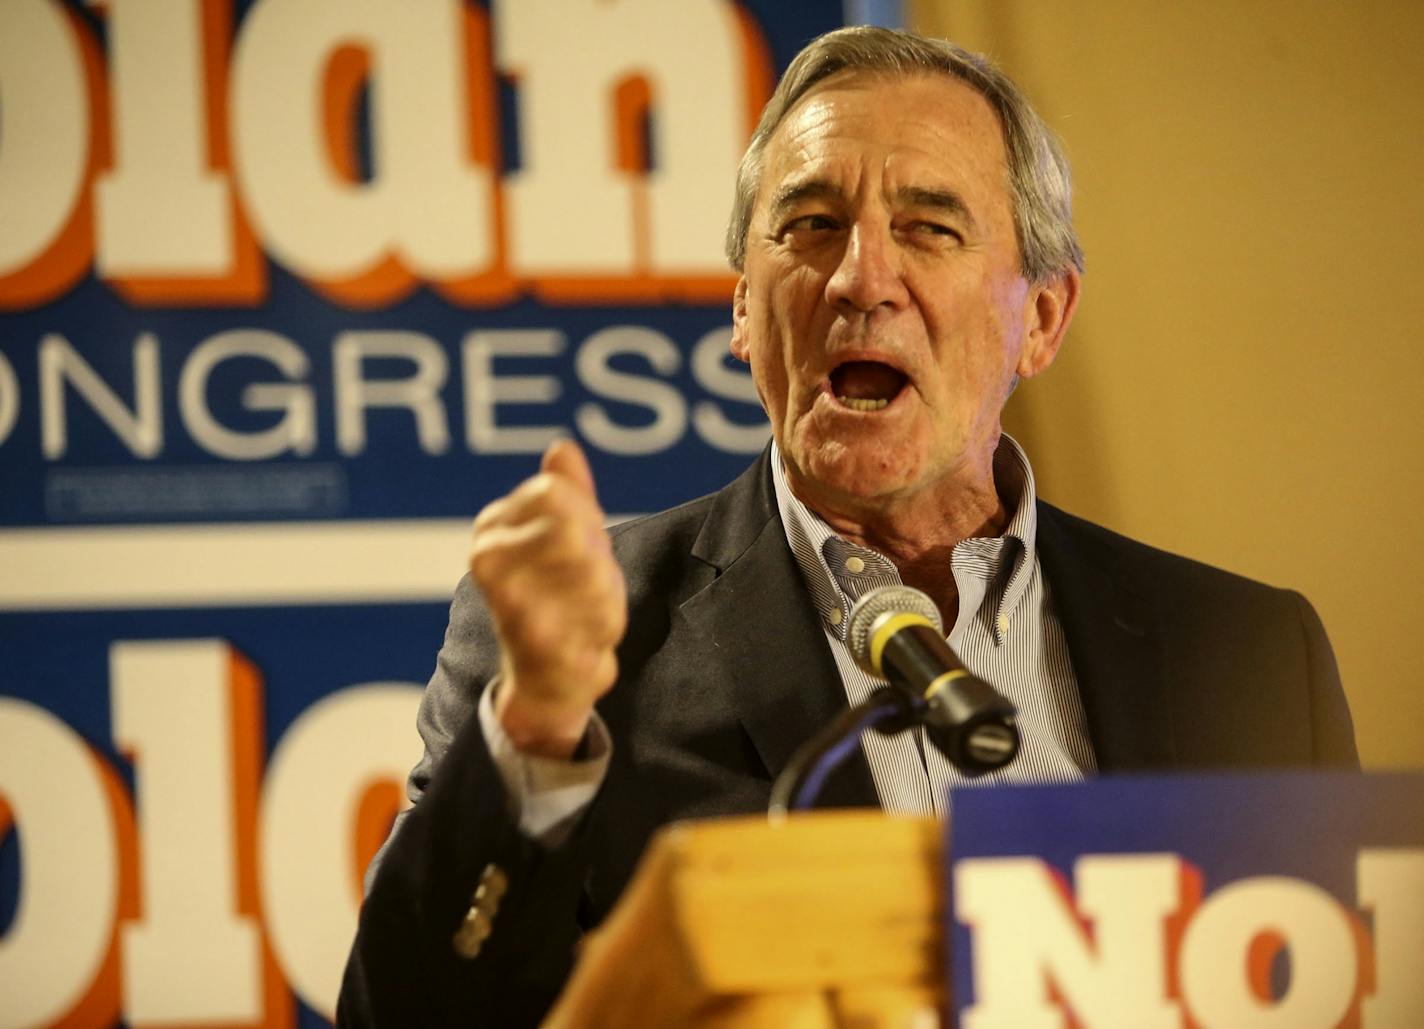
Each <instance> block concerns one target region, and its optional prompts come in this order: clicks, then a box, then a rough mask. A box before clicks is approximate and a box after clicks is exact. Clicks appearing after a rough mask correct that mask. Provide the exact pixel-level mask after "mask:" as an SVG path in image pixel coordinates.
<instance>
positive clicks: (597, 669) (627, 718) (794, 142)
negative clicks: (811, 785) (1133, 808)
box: [340, 28, 1357, 1025]
mask: <svg viewBox="0 0 1424 1029" xmlns="http://www.w3.org/2000/svg"><path fill="white" fill-rule="evenodd" d="M727 252H728V256H729V258H730V261H731V263H732V266H733V267H734V268H735V269H736V270H737V271H738V272H740V274H741V278H740V279H739V281H738V283H737V287H736V292H735V296H734V299H733V309H732V323H733V335H732V352H733V354H735V355H736V357H738V358H739V359H741V360H742V361H745V362H747V364H748V365H750V368H751V372H752V376H753V379H754V381H755V383H756V387H757V391H758V393H759V395H760V397H761V401H762V404H763V406H764V407H765V408H766V412H767V415H768V416H769V418H770V421H771V429H772V437H773V443H772V445H771V446H770V447H769V448H768V449H767V451H766V452H765V453H763V455H762V456H761V458H760V460H758V461H757V463H756V464H755V465H753V466H752V467H751V468H750V469H748V470H747V472H745V473H744V474H743V475H742V476H741V477H740V478H738V479H737V480H736V481H735V482H733V483H732V484H730V485H729V486H727V487H726V488H724V489H722V490H721V491H719V492H718V493H716V494H713V495H712V496H709V497H705V498H703V499H701V500H696V501H693V502H691V503H689V504H686V505H684V506H682V507H679V508H675V509H674V510H671V511H667V512H663V513H662V514H658V515H654V516H652V517H650V518H646V519H642V520H639V521H637V522H633V523H626V524H624V525H620V526H618V527H617V528H615V529H614V530H613V531H612V532H611V534H610V533H608V532H606V531H605V530H604V528H603V521H604V515H603V511H602V510H601V509H600V507H599V504H598V499H597V492H596V486H595V483H594V481H593V477H592V475H591V473H590V471H589V468H588V465H587V463H586V462H585V461H584V458H583V455H582V453H581V452H580V451H579V450H578V448H577V447H576V446H575V445H574V444H572V443H559V444H555V445H554V446H553V447H551V448H550V450H549V451H548V452H547V453H546V454H545V456H544V460H543V464H542V467H541V470H540V473H539V474H538V475H536V476H534V477H533V478H531V479H530V480H528V481H527V482H525V483H523V484H522V485H521V486H519V487H518V488H517V489H515V490H514V491H513V492H512V493H510V494H509V495H508V496H506V497H503V498H501V499H499V500H496V501H495V502H493V503H492V504H490V505H489V506H488V507H487V508H485V510H484V511H482V512H481V513H480V515H479V516H478V518H476V520H475V527H474V539H473V544H472V548H471V554H470V574H469V576H467V577H466V579H465V580H464V581H462V582H461V584H460V587H459V590H458V592H457V595H456V598H455V602H454V605H453V607H452V609H451V615H450V625H449V629H448V631H447V634H446V639H445V644H444V646H443V648H442V649H441V652H440V656H439V661H438V666H437V669H436V672H435V675H434V677H433V678H432V680H431V683H430V686H429V687H428V689H427V691H426V695H425V698H424V701H423V703H422V707H421V713H420V731H421V734H422V737H423V738H424V740H425V744H426V755H425V757H424V759H423V760H422V761H421V763H420V764H419V765H418V766H417V767H416V769H415V770H414V772H413V773H412V776H411V791H412V794H413V796H415V797H416V798H417V800H418V803H417V804H416V806H415V808H414V809H413V810H412V811H411V812H410V813H409V814H408V815H407V816H405V817H404V819H403V820H402V824H401V825H400V826H399V828H398V831H397V832H396V833H395V834H394V835H393V837H392V839H391V841H390V842H389V843H388V845H387V847H386V850H385V852H384V854H383V855H382V858H381V860H380V866H379V870H378V872H377V874H376V875H375V878H374V882H373V884H372V886H371V891H370V895H369V897H368V899H367V902H366V904H365V906H364V908H363V911H362V917H361V929H360V932H359V935H358V937H357V941H356V945H355V949H354V951H353V953H352V957H351V961H350V964H349V966H348V969H347V975H346V981H345V984H344V987H343V993H342V1006H341V1013H340V1014H341V1018H342V1019H343V1020H344V1021H346V1022H350V1023H353V1024H356V1023H368V1022H375V1023H378V1024H408V1023H410V1024H414V1023H419V1024H424V1023H429V1022H446V1021H451V1022H453V1021H456V1020H464V1021H469V1020H471V1019H474V1020H478V1021H479V1022H480V1023H481V1024H485V1023H488V1024H492V1025H509V1024H522V1023H530V1022H535V1021H537V1020H538V1018H539V1017H540V1016H541V1015H542V1013H543V1012H544V1011H545V1010H546V1009H547V1007H548V1006H549V1005H550V1004H551V1003H552V1001H553V999H554V998H555V997H556V996H557V993H558V990H559V988H560V987H561V985H562V983H563V981H564V978H565V977H566V976H567V974H568V972H569V970H570V968H571V966H572V962H573V957H574V947H575V944H576V942H577V940H578V938H579V935H580V934H581V933H582V932H583V931H584V930H586V929H587V928H589V927H590V926H592V925H594V924H597V923H598V922H599V921H600V920H601V919H602V918H603V917H604V916H605V915H606V914H607V913H608V911H609V910H610V909H611V907H612V906H613V904H614V903H615V902H616V901H617V899H618V897H619V894H620V892H621V891H622V889H623V887H624V886H625V884H626V883H627V882H628V879H629V877H630V875H631V874H632V872H633V869H634V866H635V864H636V862H637V860H638V858H639V856H640V855H641V853H642V851H643V849H644V847H645V845H646V844H647V842H648V839H649V837H650V836H651V835H652V833H653V832H655V831H656V830H657V829H658V828H659V827H660V826H662V825H664V824H666V823H667V822H669V821H671V820H673V819H678V818H691V817H705V816H713V815H726V814H733V813H749V812H755V811H760V810H765V808H766V805H767V800H768V796H769V793H770V790H771V784H772V781H773V779H774V778H775V777H776V775H777V773H778V772H780V771H781V770H782V769H783V768H784V767H785V765H786V763H787V761H788V759H789V757H790V755H791V753H792V752H793V751H794V750H795V749H796V748H797V746H798V745H799V744H801V743H802V742H803V741H804V740H805V739H806V738H807V737H809V736H811V735H812V734H814V733H815V732H816V731H817V729H819V728H820V727H822V726H823V725H825V723H827V722H829V721H831V720H832V719H833V718H835V717H836V715H837V714H838V713H839V712H841V711H843V710H844V709H845V708H846V706H847V704H848V703H856V702H859V701H861V700H864V699H865V698H866V697H867V696H868V695H869V693H870V692H871V691H872V690H873V689H874V688H875V686H876V685H878V684H877V683H876V682H875V681H874V680H873V679H871V678H870V677H869V676H867V675H866V674H865V673H863V672H862V671H860V669H859V668H858V667H857V666H856V664H855V662H854V660H853V659H852V656H851V654H850V651H849V649H848V646H847V643H846V622H847V616H848V615H849V613H850V609H851V606H852V605H853V604H854V603H855V601H856V599H857V598H858V597H860V596H861V595H863V594H864V593H866V592H868V591H869V590H871V589H873V588H875V587H877V586H882V585H887V584H896V583H903V584H905V585H909V586H913V587H916V588H918V589H920V590H922V591H923V592H924V593H926V594H928V596H929V597H930V598H931V599H932V601H933V603H934V605H935V606H936V607H938V609H939V611H940V613H941V615H942V617H943V619H944V625H945V626H946V627H947V628H948V629H949V632H948V639H949V642H950V644H951V645H952V647H953V648H954V650H955V652H956V653H957V654H958V656H959V658H960V659H961V660H962V661H963V662H964V663H965V665H966V666H967V667H968V668H969V669H970V671H972V672H973V673H974V675H976V676H977V677H978V678H980V679H982V680H984V681H985V682H987V683H989V684H990V685H992V686H993V687H994V688H996V689H997V690H998V691H999V692H1000V693H1002V694H1003V695H1004V696H1005V697H1007V698H1008V699H1010V700H1011V701H1012V702H1013V703H1014V705H1015V706H1016V707H1017V709H1018V719H1017V722H1018V728H1019V732H1020V734H1021V738H1022V743H1021V749H1020V752H1019V755H1018V757H1017V758H1016V759H1015V761H1014V762H1013V763H1012V764H1010V765H1009V766H1008V767H1006V768H1005V769H1003V770H1002V771H999V772H995V773H991V775H990V776H989V778H990V779H991V780H996V781H997V780H1003V781H1013V780H1034V781H1042V780H1051V779H1059V780H1061V779H1072V778H1079V777H1082V776H1085V775H1091V774H1095V773H1099V772H1111V771H1128V770H1151V769H1162V770H1165V769H1192V768H1245V767H1283V766H1311V765H1353V764H1355V763H1356V760H1357V759H1356V756H1355V748H1354V741H1353V735H1352V730H1351V726H1350V718H1349V713H1348V711H1347V709H1346V706H1345V702H1344V698H1343V694H1342V692H1341V688H1340V683H1339V678H1338V674H1337V672H1336V669H1335V662H1334V657H1333V655H1332V653H1331V650H1330V646H1329V643H1328V642H1327V641H1326V638H1325V634H1324V631H1323V629H1322V628H1321V625H1320V622H1319V620H1318V619H1317V618H1316V616H1315V613H1314V611H1313V610H1312V609H1311V607H1310V606H1309V604H1307V603H1306V602H1305V600H1304V599H1303V598H1302V597H1300V596H1299V595H1298V594H1295V593H1292V592H1289V591H1283V590H1277V589H1273V588H1270V587H1267V586H1263V585H1260V584H1257V583H1252V582H1249V581H1247V580H1244V579H1241V578H1238V577H1236V576H1233V575H1229V574H1227V573H1225V572H1221V571H1217V570H1214V569H1210V568H1207V567H1206V566H1203V565H1200V564H1196V563H1194V562H1191V561H1188V560H1185V559H1183V558H1179V557H1174V556H1171V555H1168V554H1165V553H1162V552H1160V551H1156V550H1153V549H1151V548H1148V547H1146V546H1143V545H1141V544H1138V543H1134V542H1132V541H1130V540H1127V539H1124V538H1122V537H1120V536H1117V535H1115V534H1113V533H1111V532H1109V531H1107V530H1106V529H1103V528H1100V527H1098V526H1094V525H1091V524H1089V523H1087V522H1084V521H1081V520H1080V519H1077V518H1074V517H1072V516H1070V515H1067V514H1065V513H1063V512H1061V511H1059V510H1057V509H1055V508H1053V507H1051V506H1049V505H1047V504H1045V503H1043V502H1042V501H1040V500H1039V499H1038V497H1037V496H1036V493H1035V489H1034V478H1033V473H1032V470H1031V468H1030V465H1029V461H1028V458H1027V456H1026V455H1025V454H1024V453H1023V451H1022V450H1021V449H1020V448H1019V447H1018V445H1017V444H1016V443H1014V441H1013V440H1011V439H1009V438H1008V437H1007V436H1005V435H1004V434H1003V433H1002V431H1001V428H1000V414H1001V411H1002V409H1003V406H1004V403H1005V401H1006V400H1007V398H1008V396H1009V394H1010V393H1011V392H1012V391H1013V389H1014V386H1015V384H1016V383H1017V382H1018V380H1019V379H1021V378H1028V377H1031V376H1035V375H1038V374H1039V373H1040V372H1042V371H1044V370H1045V369H1046V368H1048V366H1049V365H1050V364H1052V362H1053V359H1054V357H1055V356H1056V355H1057V352H1058V348H1059V346H1060V345H1061V343H1062V341H1063V337H1064V333H1065V332H1066V330H1067V327H1068V325H1069V322H1070V321H1071V320H1072V317H1073V312H1074V309H1075V307H1076V305H1077V302H1078V298H1079V292H1080V281H1081V274H1082V268H1083V261H1082V254H1081V252H1080V250H1079V247H1078V243H1077V239H1076V235H1075V232H1074V229H1073V225H1072V218H1071V202H1070V187H1069V178H1068V169H1067V165H1066V162H1065V160H1064V158H1063V156H1062V153H1061V150H1060V148H1059V145H1058V143H1057V141H1056V140H1055V139H1054V138H1053V136H1052V134H1051V133H1050V132H1049V131H1048V130H1047V128H1046V127H1045V126H1044V125H1043V123H1042V121H1041V120H1040V119H1039V117H1038V116H1037V115H1036V114H1035V113H1034V111H1033V110H1032V109H1031V108H1030V106H1029V105H1028V102H1027V100H1026V99H1025V98H1024V96H1023V95H1022V93H1021V92H1020V91H1019V90H1018V88H1017V87H1016V86H1015V85H1014V84H1013V83H1012V82H1010V81H1009V80H1008V79H1007V78H1006V77H1005V76H1004V75H1003V74H1002V73H1001V72H999V71H998V70H997V69H995V68H994V67H993V66H992V65H990V64H989V63H988V62H987V61H986V60H985V59H983V58H981V57H979V56H977V55H973V54H970V53H968V52H966V51H963V50H962V49H960V48H958V47H955V46H953V45H952V44H949V43H945V42H943V41H939V40H931V39H924V38H920V37H916V36H913V35H910V34H906V33H900V32H892V31H888V30H883V29H870V28H856V29H844V30H840V31H837V32H833V33H830V34H828V35H826V36H823V37H821V38H819V39H817V40H815V41H814V42H812V43H811V44H810V45H809V46H808V47H807V48H806V49H805V50H804V51H803V52H802V53H801V54H800V55H799V56H798V57H797V58H796V60H795V61H794V62H793V63H792V64H791V66H790V68H789V69H788V71H787V73H786V75H785V76H784V77H783V79H782V80H781V82H780V84H779V86H778V87H777V90H776V93H775V95H774V96H773V97H772V99H771V100H770V102H769V103H768V104H767V107H766V109H765V111H764V112H763V115H762V119H761V123H760V125H759V126H758V128H757V130H756V133H755V135H754V136H753V138H752V141H751V143H750V145H749V147H748V149H747V152H746V155H745V156H744V158H743V160H742V163H741V167H740V170H739V173H738V181H737V184H736V199H735V205H734V208H733V213H732V218H731V224H730V227H729V230H728V235H727ZM962 779H963V776H962V774H961V773H960V772H958V771H957V770H956V769H955V768H954V767H953V766H952V765H950V764H949V762H948V761H946V760H945V759H944V757H943V756H942V755H941V754H940V753H939V752H938V751H937V750H936V749H935V748H933V747H927V746H924V745H923V740H922V739H921V738H920V736H919V735H918V734H916V733H915V732H904V733H901V734H899V735H898V736H893V737H874V738H867V739H866V741H865V742H864V745H863V748H862V750H861V752H860V753H859V754H857V755H856V757H855V759H854V760H853V761H852V762H851V763H850V764H849V765H848V766H847V767H846V768H845V769H843V770H842V771H841V772H840V773H838V774H837V776H835V777H833V778H832V779H831V780H830V781H829V783H828V784H827V786H826V789H825V792H824V794H823V797H824V799H825V800H826V802H828V803H832V804H838V805H863V806H871V805H877V804H878V805H880V806H881V807H882V808H884V809H885V810H887V811H894V812H921V813H931V812H934V813H941V814H947V812H945V811H944V807H945V804H946V797H947V787H948V786H949V785H951V784H952V783H955V782H958V781H962Z"/></svg>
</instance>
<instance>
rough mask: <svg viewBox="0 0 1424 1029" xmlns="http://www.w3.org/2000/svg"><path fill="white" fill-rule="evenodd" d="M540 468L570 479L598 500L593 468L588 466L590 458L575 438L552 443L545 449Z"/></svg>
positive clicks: (542, 470)
mask: <svg viewBox="0 0 1424 1029" xmlns="http://www.w3.org/2000/svg"><path fill="white" fill-rule="evenodd" d="M539 470H540V471H541V472H548V473H549V474H551V475H558V476H561V477H562V478H565V479H568V480H569V481H570V482H572V483H573V484H574V485H575V486H577V487H579V489H581V490H583V491H584V492H585V493H587V494H588V495H589V496H590V497H592V498H593V500H594V501H595V502H597V500H598V492H597V490H596V489H595V488H594V484H593V469H592V468H590V467H589V466H588V458H587V457H585V456H584V453H583V449H582V448H581V447H580V446H579V445H578V444H577V443H575V442H574V441H573V440H571V439H561V440H555V441H554V442H553V443H550V444H549V449H548V450H545V451H544V456H543V458H542V459H541V460H540V461H539Z"/></svg>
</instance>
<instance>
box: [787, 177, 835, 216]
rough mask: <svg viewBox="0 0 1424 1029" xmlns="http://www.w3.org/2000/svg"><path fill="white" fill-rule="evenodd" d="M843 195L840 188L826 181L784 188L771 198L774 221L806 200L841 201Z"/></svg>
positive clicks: (802, 183) (811, 181)
mask: <svg viewBox="0 0 1424 1029" xmlns="http://www.w3.org/2000/svg"><path fill="white" fill-rule="evenodd" d="M843 195H844V194H843V193H842V191H841V188H840V187H839V186H836V185H832V184H831V183H830V182H828V181H827V180H825V179H807V180H805V181H804V182H793V183H791V184H790V185H786V186H782V187H781V188H780V189H778V190H777V191H776V195H775V196H773V197H772V198H771V208H770V210H771V216H772V218H773V219H775V218H778V217H780V216H781V215H782V214H784V213H785V212H786V211H788V210H790V209H791V208H793V207H795V206H796V205H797V204H799V203H801V202H803V201H806V200H825V199H827V198H830V199H840V198H841V197H842V196H843Z"/></svg>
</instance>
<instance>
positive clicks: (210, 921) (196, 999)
mask: <svg viewBox="0 0 1424 1029" xmlns="http://www.w3.org/2000/svg"><path fill="white" fill-rule="evenodd" d="M235 656H236V655H234V654H233V652H232V651H231V650H230V649H229V648H228V646H227V645H226V644H224V643H223V642H222V641H220V640H190V641H175V640H164V641H160V642H141V643H140V642H120V643H115V644H114V645H113V647H112V648H111V650H110V652H109V663H110V669H109V676H110V688H111V690H112V701H111V703H112V705H113V724H114V742H115V744H116V745H117V746H118V747H119V748H120V749H121V750H123V751H124V752H126V753H128V754H130V755H132V757H133V760H134V767H135V770H136V772H137V776H136V779H137V786H136V789H135V795H136V801H137V808H138V828H139V841H140V842H139V852H140V853H141V854H142V856H143V863H142V867H141V869H140V880H139V881H140V889H141V891H142V898H143V899H142V910H143V917H142V919H140V920H138V921H136V922H130V923H126V924H125V925H124V926H123V929H122V939H123V948H124V951H123V957H124V960H123V980H124V982H123V1000H124V1015H125V1018H126V1019H127V1020H128V1021H129V1022H130V1023H131V1024H132V1023H138V1024H142V1023H148V1022H193V1021H208V1020H213V1021H226V1022H238V1023H248V1022H256V1021H258V1020H259V1019H260V1018H261V1016H262V1006H263V1005H262V971H261V942H260V938H259V935H258V933H259V930H258V925H257V921H256V919H255V918H253V917H252V916H251V915H243V914H239V913H238V911H237V910H236V906H237V899H238V885H237V864H238V856H237V843H236V839H235V833H236V822H237V810H236V798H235V794H236V791H237V788H238V783H237V774H238V771H237V764H238V761H239V759H240V755H239V752H238V746H237V745H235V744H236V738H237V737H238V736H239V733H240V729H241V725H240V719H239V718H238V717H237V716H236V715H235V713H234V710H233V708H234V706H235V699H236V690H237V685H236V684H235V683H234V681H233V679H234V672H233V669H232V667H231V665H232V662H233V661H234V659H235ZM253 771H254V772H255V771H256V769H255V768H254V769H253ZM252 785H253V786H254V787H255V785H256V784H255V783H253V784H252Z"/></svg>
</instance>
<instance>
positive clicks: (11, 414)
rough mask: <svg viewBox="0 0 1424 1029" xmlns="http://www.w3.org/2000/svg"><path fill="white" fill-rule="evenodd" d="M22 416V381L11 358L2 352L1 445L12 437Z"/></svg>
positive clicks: (0, 395) (0, 372) (0, 376)
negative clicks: (17, 421)
mask: <svg viewBox="0 0 1424 1029" xmlns="http://www.w3.org/2000/svg"><path fill="white" fill-rule="evenodd" d="M19 417H20V383H19V380H18V379H16V378H15V369H14V368H12V367H11V366H10V360H9V358H7V357H6V356H5V355H4V354H0V445H3V444H4V442H5V441H6V440H7V439H9V438H10V432H11V430H12V429H14V428H15V420H16V419H18V418H19Z"/></svg>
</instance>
